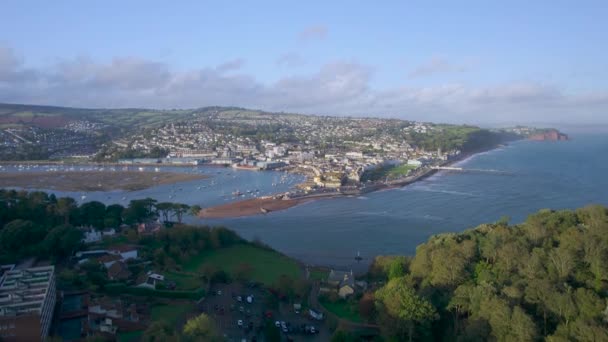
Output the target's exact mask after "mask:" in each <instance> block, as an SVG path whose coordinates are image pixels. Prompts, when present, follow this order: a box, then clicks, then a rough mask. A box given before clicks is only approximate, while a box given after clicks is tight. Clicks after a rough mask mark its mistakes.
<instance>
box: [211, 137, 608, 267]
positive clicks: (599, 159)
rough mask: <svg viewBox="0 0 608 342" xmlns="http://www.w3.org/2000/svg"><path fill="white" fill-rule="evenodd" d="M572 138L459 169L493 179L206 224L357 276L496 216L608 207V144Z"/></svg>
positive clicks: (461, 174) (461, 179)
mask: <svg viewBox="0 0 608 342" xmlns="http://www.w3.org/2000/svg"><path fill="white" fill-rule="evenodd" d="M572 138H573V140H572V141H569V142H532V141H518V142H515V143H512V144H510V145H508V146H506V147H502V148H499V149H495V150H492V151H489V152H486V153H482V154H478V155H475V156H473V157H471V158H469V159H467V160H464V161H462V162H460V163H458V164H457V166H460V167H462V168H464V169H469V170H470V169H473V170H494V171H490V172H486V171H447V172H444V171H442V172H439V173H437V174H435V175H433V176H432V177H429V178H427V179H425V180H423V181H420V182H417V183H414V184H412V185H409V186H406V187H404V188H400V189H392V190H386V191H381V192H375V193H370V194H366V195H365V196H362V197H351V198H338V199H326V200H319V201H315V202H310V203H306V204H303V205H300V206H297V207H294V208H291V209H288V210H286V211H282V212H274V213H270V214H268V215H265V216H256V217H246V218H237V219H228V220H207V221H206V222H205V223H209V224H222V225H225V226H227V227H230V228H232V229H235V230H236V231H238V232H239V233H240V234H241V235H243V236H245V237H247V238H250V239H253V238H257V239H260V240H262V241H263V242H265V243H267V244H269V245H270V246H272V247H273V248H275V249H278V250H279V251H281V252H283V253H286V254H288V255H290V256H293V257H296V258H298V259H300V260H301V261H303V262H305V263H308V264H317V265H330V266H335V267H340V268H351V269H356V270H363V269H364V268H365V267H366V266H367V264H368V263H369V261H370V260H371V259H372V258H373V257H374V256H376V255H383V254H385V255H386V254H405V255H413V254H414V253H415V249H416V246H417V245H419V244H420V243H422V242H425V241H426V240H427V239H428V238H429V236H431V235H432V234H437V233H442V232H460V231H463V230H465V229H467V228H472V227H475V226H477V225H479V224H481V223H485V222H494V221H497V220H498V219H500V218H501V217H502V216H509V217H510V218H511V222H512V223H518V222H522V221H523V220H525V218H526V217H527V215H529V214H530V213H533V212H535V211H537V210H539V209H542V208H552V209H564V208H577V207H581V206H585V205H588V204H591V203H596V204H603V205H608V135H599V134H596V135H583V134H580V135H575V136H573V137H572ZM496 171H499V172H496ZM357 252H360V254H361V256H362V257H363V258H364V260H363V261H362V262H360V263H358V262H356V261H355V256H356V254H357Z"/></svg>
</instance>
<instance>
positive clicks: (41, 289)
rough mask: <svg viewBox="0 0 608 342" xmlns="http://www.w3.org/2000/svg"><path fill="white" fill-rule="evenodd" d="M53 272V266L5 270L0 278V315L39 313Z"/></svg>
mask: <svg viewBox="0 0 608 342" xmlns="http://www.w3.org/2000/svg"><path fill="white" fill-rule="evenodd" d="M54 273H55V267H54V266H44V267H32V268H27V269H22V270H11V271H7V272H5V273H4V274H3V276H2V278H1V279H0V316H19V315H26V314H30V313H40V312H41V310H42V305H43V303H44V300H45V298H46V295H47V293H49V290H50V286H51V285H52V282H53V274H54Z"/></svg>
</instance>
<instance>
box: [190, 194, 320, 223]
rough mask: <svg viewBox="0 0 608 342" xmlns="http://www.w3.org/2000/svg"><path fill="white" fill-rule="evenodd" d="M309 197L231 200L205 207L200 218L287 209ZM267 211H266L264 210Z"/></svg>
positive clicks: (256, 213)
mask: <svg viewBox="0 0 608 342" xmlns="http://www.w3.org/2000/svg"><path fill="white" fill-rule="evenodd" d="M309 200H311V199H309V198H297V199H287V200H284V199H275V198H272V197H270V198H252V199H246V200H243V201H238V202H231V203H226V204H222V205H218V206H215V207H210V208H205V209H203V210H201V212H200V213H199V215H198V216H199V217H200V218H210V219H218V218H232V217H242V216H251V215H259V214H264V213H270V212H273V211H278V210H285V209H288V208H291V207H293V206H296V205H298V204H301V203H304V202H306V201H309ZM264 211H265V212H264Z"/></svg>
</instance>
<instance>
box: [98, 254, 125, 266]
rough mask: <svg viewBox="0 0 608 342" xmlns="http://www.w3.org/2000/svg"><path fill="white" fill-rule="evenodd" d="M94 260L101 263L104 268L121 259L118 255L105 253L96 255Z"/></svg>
mask: <svg viewBox="0 0 608 342" xmlns="http://www.w3.org/2000/svg"><path fill="white" fill-rule="evenodd" d="M96 260H97V261H98V262H99V263H102V264H103V265H104V266H105V267H106V268H110V267H112V265H114V263H116V262H119V261H120V260H122V258H121V257H120V255H115V254H105V255H102V256H100V257H98V258H97V259H96Z"/></svg>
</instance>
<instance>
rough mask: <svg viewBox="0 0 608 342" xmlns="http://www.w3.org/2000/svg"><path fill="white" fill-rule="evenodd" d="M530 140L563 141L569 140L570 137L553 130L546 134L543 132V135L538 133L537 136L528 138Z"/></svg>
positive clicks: (533, 135)
mask: <svg viewBox="0 0 608 342" xmlns="http://www.w3.org/2000/svg"><path fill="white" fill-rule="evenodd" d="M528 139H530V140H535V141H545V140H547V141H562V140H564V141H565V140H569V139H568V135H567V134H564V133H561V132H559V131H558V130H556V129H552V130H548V131H545V132H541V133H537V134H532V135H530V136H529V137H528Z"/></svg>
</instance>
